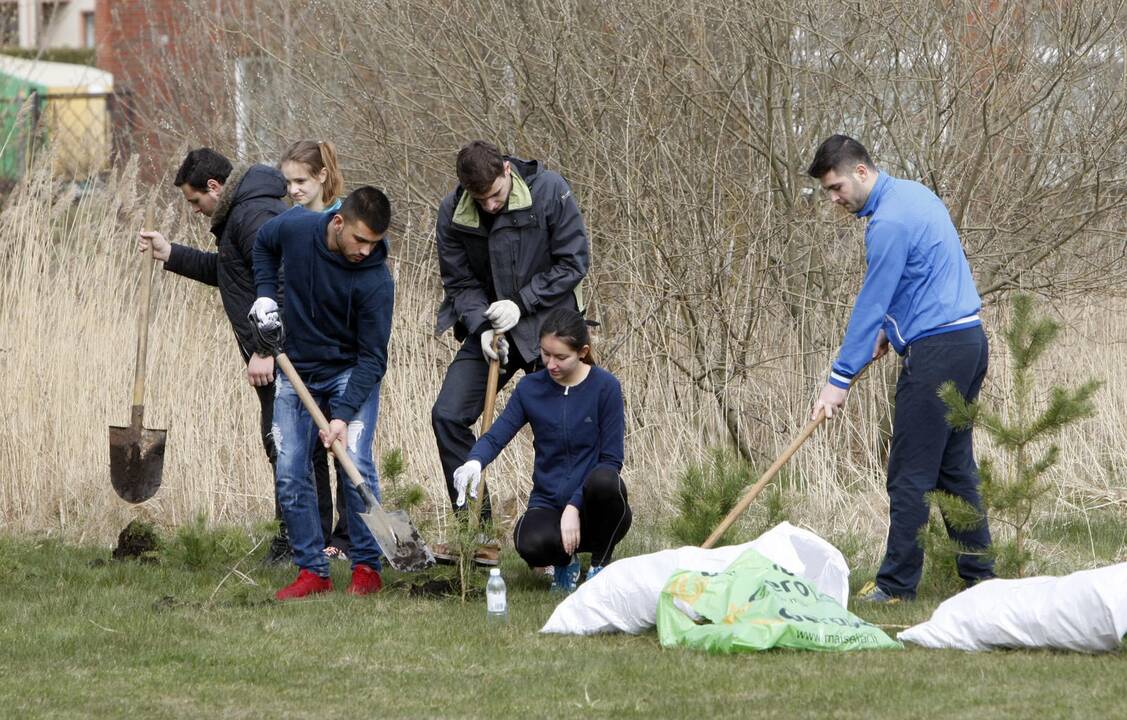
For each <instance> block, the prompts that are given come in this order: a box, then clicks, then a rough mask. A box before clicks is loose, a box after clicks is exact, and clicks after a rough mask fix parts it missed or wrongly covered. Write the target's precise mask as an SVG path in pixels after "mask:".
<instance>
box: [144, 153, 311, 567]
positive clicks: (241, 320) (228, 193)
mask: <svg viewBox="0 0 1127 720" xmlns="http://www.w3.org/2000/svg"><path fill="white" fill-rule="evenodd" d="M173 184H174V185H176V187H178V188H179V189H180V191H181V192H182V193H184V199H185V200H186V201H187V202H188V204H189V205H191V206H192V208H193V209H194V210H195V211H196V212H197V213H199V214H200V215H203V216H204V217H206V218H208V219H209V220H210V226H211V233H212V234H213V235H214V236H215V246H216V247H215V250H214V251H207V250H198V249H196V248H193V247H189V246H187V245H180V244H177V243H170V242H168V241H167V240H165V239H164V236H163V235H162V234H161V233H159V232H151V231H146V232H142V233H141V238H140V241H139V243H138V249H140V250H141V251H142V252H143V251H144V250H146V249H147V248H148V247H149V245H150V244H151V245H152V248H153V259H154V260H160V261H162V262H163V263H164V269H165V270H168V271H169V272H173V273H176V274H177V275H183V276H184V277H188V278H191V279H193V280H197V281H199V282H201V283H204V284H205V285H212V286H214V287H218V288H219V297H220V299H221V300H222V301H223V309H224V310H225V311H226V313H227V320H228V321H230V323H231V329H232V330H234V331H235V340H236V341H237V342H238V345H239V354H241V355H242V358H243V362H245V363H246V364H247V380H248V381H249V382H250V384H251V385H252V386H254V389H255V391H256V392H257V394H258V404H259V411H260V412H259V429H260V431H261V437H262V445H263V448H264V449H265V450H266V457H267V459H268V460H269V461H270V463H271V464H273V463H274V442H273V440H272V439H271V437H270V424H271V417H272V415H273V407H274V382H273V374H274V358H272V357H263V356H262V355H259V354H257V353H256V352H255V351H254V349H255V342H254V331H253V329H252V328H251V325H250V321H249V320H247V311H248V310H250V306H251V303H253V302H254V270H253V268H252V267H251V250H252V248H253V247H254V237H255V235H256V234H257V233H258V229H259V228H260V227H262V225H263V224H264V223H265V222H266V221H267V220H270V219H271V218H273V217H274V216H276V215H278V214H280V213H283V212H285V211H286V209H287V208H288V207H289V206H288V205H287V204H286V203H285V202H284V201H283V200H282V198H284V197H285V196H286V179H285V177H283V176H282V173H281V172H279V171H278V169H277V168H272V167H269V166H267V165H237V166H232V165H231V161H230V160H228V159H227V158H226V157H224V156H223V155H221V154H220V153H218V152H216V151H215V150H212V149H211V148H207V147H203V148H197V149H195V150H192V151H190V152H189V153H188V154H187V155H186V156H185V157H184V161H183V162H182V163H181V164H180V168H179V169H178V170H177V171H176V178H175V180H174V181H173ZM274 505H275V513H276V515H277V517H278V518H279V519H281V511H280V509H278V506H277V501H276V500H275V503H274ZM289 556H290V544H289V540H288V539H287V538H286V526H285V523H284V522H283V523H282V525H281V528H280V529H279V532H278V534H277V535H276V536H275V537H274V540H273V541H272V542H271V543H270V549H269V550H268V552H267V556H266V559H267V561H269V562H282V561H285V560H287V559H288V558H289Z"/></svg>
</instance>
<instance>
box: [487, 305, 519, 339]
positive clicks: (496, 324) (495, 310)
mask: <svg viewBox="0 0 1127 720" xmlns="http://www.w3.org/2000/svg"><path fill="white" fill-rule="evenodd" d="M485 319H486V320H488V321H489V322H491V323H493V331H494V332H499V333H503V332H508V331H510V330H512V329H513V328H515V327H516V326H517V323H518V322H520V307H518V306H517V304H516V303H515V302H513V301H512V300H498V301H497V302H495V303H493V304H492V305H490V306H489V307H487V308H486V309H485Z"/></svg>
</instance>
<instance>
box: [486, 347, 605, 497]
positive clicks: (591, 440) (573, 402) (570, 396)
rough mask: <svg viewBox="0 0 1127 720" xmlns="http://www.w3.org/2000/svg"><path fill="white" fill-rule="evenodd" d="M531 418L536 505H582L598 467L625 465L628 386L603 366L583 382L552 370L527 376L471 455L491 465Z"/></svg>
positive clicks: (533, 480)
mask: <svg viewBox="0 0 1127 720" xmlns="http://www.w3.org/2000/svg"><path fill="white" fill-rule="evenodd" d="M525 423H528V424H530V425H532V436H533V437H532V447H533V450H534V451H535V460H534V462H533V469H532V493H531V494H530V495H529V496H528V507H530V508H553V509H556V510H563V509H564V507H566V506H567V505H574V506H575V507H576V508H582V507H583V481H584V480H586V479H587V476H588V475H590V474H591V471H592V470H595V469H596V468H609V469H611V470H614V471H615V472H620V471H621V470H622V457H623V445H624V439H625V412H624V409H623V401H622V386H621V385H620V384H619V382H618V378H616V377H615V376H614V375H612V374H611V373H609V372H607V371H606V370H603V369H602V368H599V367H593V368H591V371H590V372H589V373H588V374H587V377H586V378H585V379H584V380H583V382H581V383H579V384H578V385H571V386H567V387H565V386H563V385H560V384H559V383H558V382H556V381H555V380H553V379H552V376H551V375H549V374H548V371H547V370H539V371H537V372H534V373H532V374H531V375H526V376H525V377H524V379H523V380H521V381H520V382H519V383H518V384H517V388H516V390H514V391H513V394H512V397H510V398H509V402H508V404H507V405H505V411H504V412H503V413H501V417H499V418H497V422H495V423H494V424H493V427H491V428H490V429H489V432H487V433H485V434H484V435H482V436H481V438H480V439H478V441H477V442H476V443H475V444H474V446H473V449H471V450H470V454H469V457H468V458H466V459H467V460H477V461H478V462H480V463H481V466H482V467H485V466H486V465H488V464H489V463H490V462H492V461H493V459H494V458H496V457H497V455H498V454H500V452H501V450H502V448H504V447H505V446H506V445H508V444H509V441H510V440H512V439H513V438H514V437H515V436H516V434H517V432H519V431H520V429H521V428H522V427H524V425H525Z"/></svg>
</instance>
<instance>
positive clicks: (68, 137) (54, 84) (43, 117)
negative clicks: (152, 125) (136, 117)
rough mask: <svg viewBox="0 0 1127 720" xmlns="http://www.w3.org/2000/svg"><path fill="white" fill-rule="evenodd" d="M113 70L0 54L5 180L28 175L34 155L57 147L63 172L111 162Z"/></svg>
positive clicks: (1, 172)
mask: <svg viewBox="0 0 1127 720" xmlns="http://www.w3.org/2000/svg"><path fill="white" fill-rule="evenodd" d="M112 92H113V75H111V74H110V73H108V72H105V71H104V70H99V69H97V68H93V67H90V66H87V65H72V64H69V63H57V62H45V61H42V60H27V59H22V58H15V57H10V56H7V55H0V180H6V181H14V180H17V179H19V177H20V176H22V175H23V173H24V171H25V170H26V168H27V164H28V162H29V160H30V157H31V156H32V155H33V154H34V153H35V152H37V151H39V150H41V149H45V148H48V147H49V149H50V150H51V151H52V158H53V160H52V170H53V172H54V173H55V175H57V176H60V177H68V178H75V177H89V176H90V175H94V174H96V173H98V172H101V171H103V170H105V169H107V168H108V167H109V164H110V156H111V152H112V149H113V134H112V130H113V128H112V123H111V120H110V103H111V102H112V101H111V97H112Z"/></svg>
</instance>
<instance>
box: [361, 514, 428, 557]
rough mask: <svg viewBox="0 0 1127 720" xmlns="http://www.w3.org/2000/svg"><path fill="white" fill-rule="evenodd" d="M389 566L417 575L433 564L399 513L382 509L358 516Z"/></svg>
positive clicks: (405, 519) (423, 543) (408, 520)
mask: <svg viewBox="0 0 1127 720" xmlns="http://www.w3.org/2000/svg"><path fill="white" fill-rule="evenodd" d="M360 519H361V520H363V521H364V524H365V525H367V526H368V529H369V530H371V531H372V536H373V537H375V539H376V544H377V545H379V546H380V551H381V552H382V553H383V554H384V557H385V558H386V559H387V562H388V564H389V565H391V566H392V567H393V568H395V569H396V570H400V571H402V572H417V571H419V570H423V569H425V568H428V567H430V566H431V565H434V554H433V553H431V551H430V548H429V547H427V544H426V542H425V541H424V540H423V538H422V537H421V536H420V535H419V531H418V530H417V529H415V526H414V525H412V524H411V520H410V519H409V518H408V517H407V513H405V512H403V511H402V510H395V511H393V512H388V511H386V510H384V509H383V508H382V507H374V508H370V509H369V510H368V512H363V513H360Z"/></svg>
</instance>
